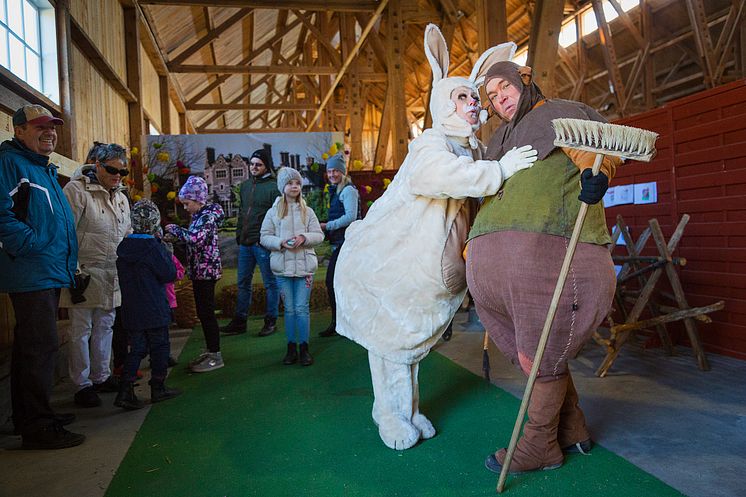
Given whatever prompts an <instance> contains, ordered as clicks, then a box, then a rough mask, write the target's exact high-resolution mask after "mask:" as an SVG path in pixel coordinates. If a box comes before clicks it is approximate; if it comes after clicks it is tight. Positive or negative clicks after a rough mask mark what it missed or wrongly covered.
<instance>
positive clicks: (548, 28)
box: [528, 0, 564, 97]
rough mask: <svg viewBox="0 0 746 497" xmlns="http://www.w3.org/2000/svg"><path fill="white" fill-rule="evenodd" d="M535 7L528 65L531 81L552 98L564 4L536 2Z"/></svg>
mask: <svg viewBox="0 0 746 497" xmlns="http://www.w3.org/2000/svg"><path fill="white" fill-rule="evenodd" d="M535 5H536V6H535V10H534V17H533V23H532V24H531V37H530V38H529V45H528V65H529V66H531V67H532V68H533V81H534V82H535V83H536V84H537V85H538V86H539V87H540V88H541V90H542V92H543V93H544V95H546V96H547V97H554V96H555V95H556V92H557V90H556V88H555V87H554V71H555V67H556V65H557V47H558V46H559V33H560V28H561V27H562V19H563V18H564V12H563V6H564V3H563V2H557V1H556V0H536V4H535Z"/></svg>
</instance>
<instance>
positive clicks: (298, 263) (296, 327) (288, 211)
mask: <svg viewBox="0 0 746 497" xmlns="http://www.w3.org/2000/svg"><path fill="white" fill-rule="evenodd" d="M277 189H278V190H280V193H282V196H281V197H278V198H277V200H276V201H275V203H274V205H273V206H272V208H271V209H270V210H269V211H267V215H266V216H265V217H264V221H263V222H262V228H261V232H260V235H261V237H260V243H261V244H262V246H263V247H264V248H266V249H267V250H270V251H271V254H270V256H269V265H270V268H271V269H272V272H273V273H274V274H275V275H276V276H277V283H278V285H279V287H280V296H281V297H282V301H283V303H284V304H285V335H286V336H287V340H288V350H287V353H286V354H285V358H284V359H283V360H282V363H283V364H286V365H290V364H294V363H296V362H297V361H298V359H300V363H301V365H303V366H310V365H311V364H313V358H312V357H311V354H310V353H309V352H308V337H309V334H310V328H311V321H310V319H311V318H310V312H309V308H308V301H309V300H310V298H311V287H312V285H313V274H314V273H315V272H316V269H317V268H318V260H317V259H316V252H315V251H314V250H313V248H312V247H314V246H315V245H318V244H319V243H321V242H322V241H324V233H323V231H321V226H320V225H319V220H318V218H317V217H316V213H314V212H313V209H311V208H310V207H308V206H307V205H306V202H305V201H304V200H303V195H301V175H300V173H299V172H298V171H296V170H295V169H292V168H290V167H283V168H282V169H280V171H279V172H278V173H277ZM296 344H299V345H300V351H299V350H298V348H297V345H296ZM299 355H300V357H299Z"/></svg>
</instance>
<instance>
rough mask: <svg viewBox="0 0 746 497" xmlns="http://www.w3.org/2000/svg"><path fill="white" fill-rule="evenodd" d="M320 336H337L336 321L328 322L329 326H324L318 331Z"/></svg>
mask: <svg viewBox="0 0 746 497" xmlns="http://www.w3.org/2000/svg"><path fill="white" fill-rule="evenodd" d="M319 336H320V337H335V336H337V323H336V322H335V321H332V322H331V323H329V326H327V327H326V329H325V330H324V331H322V332H321V333H319Z"/></svg>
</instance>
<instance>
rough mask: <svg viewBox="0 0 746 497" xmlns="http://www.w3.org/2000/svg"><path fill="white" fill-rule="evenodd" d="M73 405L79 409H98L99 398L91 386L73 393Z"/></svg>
mask: <svg viewBox="0 0 746 497" xmlns="http://www.w3.org/2000/svg"><path fill="white" fill-rule="evenodd" d="M74 399H75V404H77V405H79V406H80V407H98V406H100V405H101V397H99V396H98V394H97V393H96V390H95V389H94V388H93V385H91V386H88V387H85V388H81V389H80V390H78V391H77V392H75V397H74Z"/></svg>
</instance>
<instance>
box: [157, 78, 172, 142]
mask: <svg viewBox="0 0 746 497" xmlns="http://www.w3.org/2000/svg"><path fill="white" fill-rule="evenodd" d="M158 87H159V93H160V97H161V133H163V134H164V135H170V134H171V106H170V105H169V104H170V100H169V96H168V76H158Z"/></svg>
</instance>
